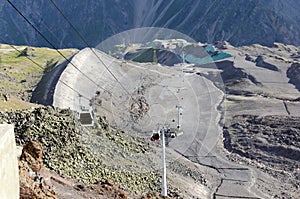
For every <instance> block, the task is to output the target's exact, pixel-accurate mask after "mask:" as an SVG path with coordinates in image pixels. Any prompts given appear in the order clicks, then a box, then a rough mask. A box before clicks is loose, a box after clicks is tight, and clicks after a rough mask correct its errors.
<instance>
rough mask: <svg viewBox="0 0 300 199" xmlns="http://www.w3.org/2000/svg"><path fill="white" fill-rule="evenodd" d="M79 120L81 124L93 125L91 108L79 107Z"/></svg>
mask: <svg viewBox="0 0 300 199" xmlns="http://www.w3.org/2000/svg"><path fill="white" fill-rule="evenodd" d="M79 122H80V124H81V125H82V126H94V112H93V109H92V108H90V109H86V108H84V107H81V112H80V113H79Z"/></svg>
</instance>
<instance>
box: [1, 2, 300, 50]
mask: <svg viewBox="0 0 300 199" xmlns="http://www.w3.org/2000/svg"><path fill="white" fill-rule="evenodd" d="M12 2H13V3H14V4H15V6H16V7H17V8H18V9H20V11H21V12H22V14H23V15H24V16H25V17H27V18H28V19H29V20H30V21H31V22H32V23H33V24H34V25H35V26H36V27H37V28H38V29H39V30H40V31H41V33H43V34H44V35H45V36H46V37H47V38H48V39H49V40H50V41H51V42H52V43H53V44H54V45H55V46H56V47H59V48H62V47H78V48H83V47H85V46H86V45H85V44H84V42H82V41H81V40H80V38H79V37H78V35H77V34H76V33H75V32H74V30H72V28H71V27H70V25H69V24H68V23H67V22H66V21H65V20H64V19H63V17H62V16H61V14H60V13H59V12H58V11H57V10H56V9H55V7H54V6H53V5H52V4H51V2H50V1H46V0H40V1H34V0H28V1H26V2H24V1H17V0H12ZM55 2H56V4H57V5H58V7H59V8H60V9H61V10H62V12H63V13H64V14H65V16H66V17H67V18H68V19H69V20H70V21H71V22H72V24H73V25H74V27H75V28H76V29H77V30H78V31H79V32H80V33H81V34H82V36H83V37H84V38H85V40H86V41H87V42H88V43H89V44H90V45H91V46H96V45H97V44H99V43H100V42H101V41H103V40H104V39H106V38H107V37H109V36H111V35H114V34H116V33H119V32H122V31H125V30H128V29H132V28H138V27H164V28H169V29H175V30H177V31H179V32H182V33H184V34H186V35H189V36H190V37H192V38H193V39H195V40H197V41H200V42H208V43H213V42H214V41H219V40H221V41H225V40H227V41H229V42H230V43H232V44H233V45H235V46H237V45H248V44H253V43H260V44H263V45H271V44H272V43H273V42H281V43H288V44H294V45H300V35H299V34H300V23H299V20H300V17H299V8H300V1H298V0H274V1H264V0H231V1H228V0H220V1H212V0H185V1H177V0H147V1H135V0H124V1H119V0H114V1H97V0H90V1H88V3H87V2H86V1H79V0H73V1H71V0H61V1H55ZM0 27H1V37H0V38H1V39H2V40H3V41H2V42H8V43H11V44H30V45H34V46H49V44H47V43H46V42H45V41H44V39H43V38H41V37H40V36H39V35H38V34H37V33H36V32H35V31H34V30H33V29H32V27H31V26H30V25H28V24H27V23H26V22H25V21H24V19H23V18H22V17H21V16H19V14H18V13H17V12H16V11H15V10H14V9H13V8H12V6H11V5H9V4H8V2H7V1H2V2H0ZM250 30H251V31H250Z"/></svg>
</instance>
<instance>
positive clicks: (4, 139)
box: [0, 124, 19, 199]
mask: <svg viewBox="0 0 300 199" xmlns="http://www.w3.org/2000/svg"><path fill="white" fill-rule="evenodd" d="M0 198H2V199H15V198H19V171H18V162H17V154H16V142H15V136H14V126H13V125H9V124H1V125H0Z"/></svg>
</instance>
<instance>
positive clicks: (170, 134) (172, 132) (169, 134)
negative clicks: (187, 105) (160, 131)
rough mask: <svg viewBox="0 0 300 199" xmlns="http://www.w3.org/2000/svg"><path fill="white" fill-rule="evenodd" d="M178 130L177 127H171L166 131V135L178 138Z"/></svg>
mask: <svg viewBox="0 0 300 199" xmlns="http://www.w3.org/2000/svg"><path fill="white" fill-rule="evenodd" d="M176 131H177V129H175V128H169V129H168V130H167V132H166V137H169V138H176V137H177V135H176Z"/></svg>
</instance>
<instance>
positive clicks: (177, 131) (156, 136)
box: [151, 105, 183, 197]
mask: <svg viewBox="0 0 300 199" xmlns="http://www.w3.org/2000/svg"><path fill="white" fill-rule="evenodd" d="M176 109H177V128H170V127H169V126H170V125H165V126H163V127H162V128H161V129H160V130H158V131H157V132H155V131H153V134H152V136H151V141H158V140H161V146H162V193H161V194H162V196H164V197H166V196H167V195H168V194H167V169H166V152H165V151H166V139H167V140H169V139H174V138H176V137H178V136H181V135H182V134H183V131H182V130H181V123H180V121H181V120H180V118H181V116H182V112H181V111H182V106H180V105H176ZM168 144H169V142H167V145H168Z"/></svg>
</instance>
